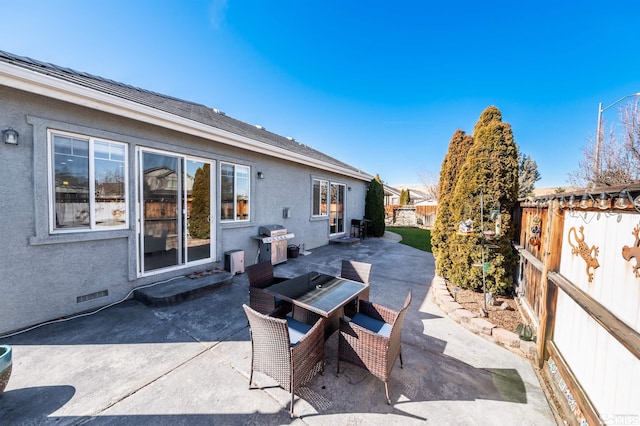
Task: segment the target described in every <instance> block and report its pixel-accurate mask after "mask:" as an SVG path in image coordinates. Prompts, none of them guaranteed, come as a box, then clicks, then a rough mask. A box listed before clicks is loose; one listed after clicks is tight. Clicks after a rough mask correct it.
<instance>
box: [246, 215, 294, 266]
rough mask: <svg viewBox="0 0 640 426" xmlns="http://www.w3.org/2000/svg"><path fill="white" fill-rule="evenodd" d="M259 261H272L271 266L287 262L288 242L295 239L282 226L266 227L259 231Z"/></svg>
mask: <svg viewBox="0 0 640 426" xmlns="http://www.w3.org/2000/svg"><path fill="white" fill-rule="evenodd" d="M258 233H259V235H258V236H257V237H254V238H256V239H257V240H258V261H259V262H263V261H265V260H270V261H271V264H273V265H277V264H278V263H282V262H286V261H287V240H290V239H292V238H294V237H295V235H294V234H292V233H288V232H287V229H286V228H285V227H284V226H282V225H264V226H261V227H260V228H259V229H258Z"/></svg>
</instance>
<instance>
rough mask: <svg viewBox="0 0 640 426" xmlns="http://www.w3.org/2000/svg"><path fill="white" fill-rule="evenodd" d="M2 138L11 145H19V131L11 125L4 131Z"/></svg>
mask: <svg viewBox="0 0 640 426" xmlns="http://www.w3.org/2000/svg"><path fill="white" fill-rule="evenodd" d="M2 140H3V141H4V143H8V144H10V145H18V132H16V131H15V130H13V129H12V128H11V127H9V128H8V129H6V130H4V131H3V132H2Z"/></svg>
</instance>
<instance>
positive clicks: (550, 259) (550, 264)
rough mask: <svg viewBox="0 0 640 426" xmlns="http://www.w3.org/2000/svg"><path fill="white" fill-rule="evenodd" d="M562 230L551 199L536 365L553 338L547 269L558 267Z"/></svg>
mask: <svg viewBox="0 0 640 426" xmlns="http://www.w3.org/2000/svg"><path fill="white" fill-rule="evenodd" d="M563 231H564V211H562V210H560V208H559V202H558V200H555V199H554V200H553V201H552V202H551V205H550V206H549V207H548V210H547V224H546V229H545V237H544V246H543V247H544V253H543V258H542V265H543V266H542V273H541V276H540V289H541V293H542V294H541V298H540V303H541V314H540V324H539V326H538V336H537V339H538V340H537V348H536V349H537V358H538V367H539V368H542V367H543V365H544V360H545V349H546V345H547V342H548V341H549V340H551V339H552V338H553V328H554V325H555V316H556V301H557V296H558V291H557V286H556V285H555V284H554V283H553V282H551V281H549V276H548V275H549V271H556V272H557V270H558V268H559V267H560V255H561V253H562V235H563Z"/></svg>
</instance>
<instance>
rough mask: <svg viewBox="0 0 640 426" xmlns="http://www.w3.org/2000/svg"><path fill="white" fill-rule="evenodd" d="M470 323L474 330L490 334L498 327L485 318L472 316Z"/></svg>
mask: <svg viewBox="0 0 640 426" xmlns="http://www.w3.org/2000/svg"><path fill="white" fill-rule="evenodd" d="M469 325H470V326H471V328H472V329H473V330H474V331H477V332H479V333H483V334H488V335H491V330H493V329H494V328H495V327H496V326H495V325H493V324H492V323H490V322H489V321H487V320H486V319H484V318H472V319H470V320H469Z"/></svg>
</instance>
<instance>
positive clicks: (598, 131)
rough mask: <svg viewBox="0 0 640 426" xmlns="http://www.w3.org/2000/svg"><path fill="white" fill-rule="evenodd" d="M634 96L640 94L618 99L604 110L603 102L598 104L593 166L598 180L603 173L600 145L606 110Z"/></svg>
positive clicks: (639, 94)
mask: <svg viewBox="0 0 640 426" xmlns="http://www.w3.org/2000/svg"><path fill="white" fill-rule="evenodd" d="M634 96H640V92H638V93H631V94H630V95H626V96H623V97H621V98H620V99H618V100H617V101H615V102H614V103H612V104H611V105H609V106H607V107H605V108H602V102H600V103H598V126H597V129H596V155H595V157H596V158H595V160H596V161H595V162H594V163H595V164H594V165H593V167H594V177H595V178H598V177H599V176H600V171H601V167H600V144H601V143H602V135H601V132H602V113H603V112H605V111H606V110H608V109H609V108H611V107H612V106H614V105H616V104H617V103H619V102H622V101H624V100H625V99H627V98H632V97H634Z"/></svg>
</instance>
